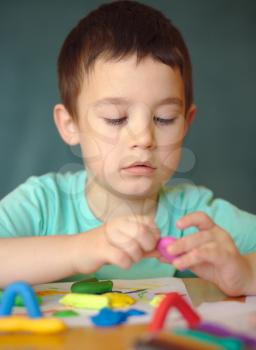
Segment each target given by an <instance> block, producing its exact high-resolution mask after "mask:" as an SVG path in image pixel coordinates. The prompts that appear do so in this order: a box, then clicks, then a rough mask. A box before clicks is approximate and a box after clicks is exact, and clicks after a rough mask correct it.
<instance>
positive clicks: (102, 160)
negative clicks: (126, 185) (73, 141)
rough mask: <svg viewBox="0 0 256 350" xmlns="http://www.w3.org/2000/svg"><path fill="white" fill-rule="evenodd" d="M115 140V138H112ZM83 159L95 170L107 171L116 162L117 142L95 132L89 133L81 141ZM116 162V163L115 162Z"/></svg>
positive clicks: (88, 166) (87, 165) (99, 171)
mask: <svg viewBox="0 0 256 350" xmlns="http://www.w3.org/2000/svg"><path fill="white" fill-rule="evenodd" d="M112 141H113V140H112ZM81 148H82V154H83V159H84V162H85V165H86V167H87V168H90V169H91V170H92V171H93V172H97V173H98V174H99V173H102V172H105V171H106V170H105V169H107V168H108V167H109V166H110V165H111V163H112V166H113V163H114V162H115V159H114V158H115V151H116V144H115V142H109V140H108V139H105V138H103V137H102V136H99V135H95V134H93V135H92V134H87V135H86V137H84V138H83V142H82V143H81ZM114 164H115V163H114Z"/></svg>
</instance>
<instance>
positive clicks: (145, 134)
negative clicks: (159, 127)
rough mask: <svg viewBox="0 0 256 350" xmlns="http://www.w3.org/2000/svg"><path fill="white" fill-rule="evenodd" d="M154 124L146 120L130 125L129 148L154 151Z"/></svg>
mask: <svg viewBox="0 0 256 350" xmlns="http://www.w3.org/2000/svg"><path fill="white" fill-rule="evenodd" d="M152 124H153V123H152V122H151V121H150V120H148V119H146V118H145V119H144V120H142V118H141V120H139V121H137V122H136V123H134V124H133V125H130V126H129V125H128V134H129V147H130V148H142V149H153V148H155V134H154V126H153V125H152Z"/></svg>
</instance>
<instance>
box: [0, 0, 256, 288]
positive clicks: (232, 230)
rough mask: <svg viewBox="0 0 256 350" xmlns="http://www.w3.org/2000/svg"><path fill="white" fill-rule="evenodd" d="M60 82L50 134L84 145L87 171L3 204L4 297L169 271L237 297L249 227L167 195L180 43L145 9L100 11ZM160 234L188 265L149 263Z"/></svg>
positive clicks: (199, 197)
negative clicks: (83, 280)
mask: <svg viewBox="0 0 256 350" xmlns="http://www.w3.org/2000/svg"><path fill="white" fill-rule="evenodd" d="M58 73H59V88H60V93H61V98H62V102H63V103H62V104H58V105H56V106H55V109H54V120H55V124H56V126H57V129H58V131H59V133H60V135H61V137H62V138H63V140H64V141H65V142H66V143H68V144H69V145H76V144H79V145H80V147H81V151H82V155H83V159H84V163H85V167H86V170H85V171H83V172H79V173H76V174H65V175H61V174H47V175H45V176H42V177H38V178H35V177H32V178H30V179H29V180H28V181H27V182H26V183H25V184H23V185H21V186H20V187H18V188H17V189H16V190H15V191H13V192H12V193H11V194H9V195H8V196H7V197H6V198H4V199H3V200H2V202H1V205H0V234H1V237H2V239H1V241H0V256H1V258H2V261H4V262H5V263H4V271H3V272H2V273H1V274H0V283H1V285H2V286H4V285H6V284H7V283H9V282H11V281H13V280H17V279H23V280H26V281H28V282H30V283H32V284H35V283H43V282H48V281H52V280H57V279H60V278H65V277H67V276H73V275H76V274H79V273H82V274H87V275H89V274H92V273H94V274H95V275H96V277H98V278H101V279H108V278H147V277H160V276H171V275H173V274H174V271H175V269H174V267H176V268H178V269H184V268H190V269H191V270H192V271H194V272H195V273H196V274H197V275H199V276H201V277H204V278H207V279H209V280H211V281H213V282H215V283H217V284H218V285H219V287H221V288H222V289H223V290H225V291H226V292H228V293H230V294H240V293H244V291H245V290H244V289H243V288H244V285H243V281H242V279H241V278H237V276H236V275H235V274H234V272H233V270H232V266H233V265H232V266H230V264H228V262H229V261H237V259H239V258H240V253H239V252H238V250H237V248H236V247H235V245H234V243H233V241H232V239H231V237H230V235H231V236H232V237H233V238H234V241H235V243H236V245H237V246H238V247H239V250H240V251H241V252H242V253H247V252H250V251H252V250H255V249H256V238H254V236H255V231H256V217H255V216H253V215H250V214H248V213H245V212H242V211H240V210H238V209H237V208H235V207H233V206H232V205H231V204H229V203H227V202H225V201H223V200H214V201H213V199H212V193H211V192H210V191H209V190H206V189H204V188H200V187H195V186H189V185H181V186H176V187H175V186H174V187H170V188H167V187H165V183H166V182H167V180H168V179H169V178H170V177H171V176H172V175H173V173H174V172H175V169H176V168H177V165H178V163H179V158H180V150H181V145H182V141H183V138H184V136H185V134H186V132H187V130H188V128H189V125H190V124H191V122H192V121H193V118H194V115H195V110H196V108H195V106H194V104H193V93H192V73H191V63H190V58H189V54H188V51H187V48H186V45H185V43H184V41H183V39H182V37H181V34H180V33H179V31H178V30H177V29H176V28H175V27H174V26H173V25H172V23H171V22H170V21H169V20H168V19H166V18H165V17H164V16H163V15H162V14H161V13H160V12H158V11H157V10H154V9H152V8H150V7H148V6H146V5H143V4H140V3H137V2H133V1H119V2H114V3H110V4H106V5H102V6H101V7H100V8H99V9H97V10H95V11H93V12H92V13H90V14H89V15H88V16H87V17H85V18H84V19H82V20H81V21H80V22H79V24H78V25H77V26H76V27H75V28H74V29H73V30H72V31H71V33H70V34H69V35H68V37H67V38H66V40H65V42H64V44H63V47H62V49H61V52H60V56H59V60H58ZM186 214H188V215H187V216H186ZM181 217H183V218H181ZM210 217H211V219H210ZM179 218H181V219H180V220H179V221H178V224H177V225H178V226H176V222H177V220H178V219H179ZM217 225H218V226H217ZM195 227H197V228H198V232H197V233H195V234H193V235H189V234H191V233H192V232H195ZM160 234H161V236H168V235H172V236H174V237H177V238H179V237H183V238H182V239H181V240H178V241H177V243H176V244H175V245H174V246H173V248H170V249H173V252H172V253H175V254H178V255H180V254H183V255H182V256H181V257H178V258H177V259H176V260H174V262H173V265H170V264H166V263H163V262H164V260H163V259H162V258H161V257H159V254H158V253H157V251H156V245H157V242H158V239H159V237H160ZM216 257H217V259H216ZM224 266H227V268H224ZM249 275H250V273H249V272H248V276H249ZM223 283H224V284H223ZM230 286H231V290H230V289H229V287H230Z"/></svg>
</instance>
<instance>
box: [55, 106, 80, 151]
mask: <svg viewBox="0 0 256 350" xmlns="http://www.w3.org/2000/svg"><path fill="white" fill-rule="evenodd" d="M53 116H54V122H55V125H56V127H57V129H58V132H59V134H60V136H61V138H62V139H63V140H64V142H66V143H67V144H68V145H70V146H74V145H77V144H78V143H79V132H78V131H79V130H78V125H77V123H76V122H75V120H74V118H73V117H72V116H71V115H70V114H69V112H68V111H67V109H66V108H65V106H64V105H63V104H57V105H56V106H55V107H54V111H53Z"/></svg>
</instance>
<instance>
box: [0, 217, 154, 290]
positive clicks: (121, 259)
mask: <svg viewBox="0 0 256 350" xmlns="http://www.w3.org/2000/svg"><path fill="white" fill-rule="evenodd" d="M159 236H160V232H159V229H158V228H157V227H156V226H155V224H154V222H152V220H151V219H150V218H146V217H139V216H138V217H129V216H128V217H123V218H118V219H114V220H111V221H109V222H107V223H105V224H103V225H101V226H99V227H97V228H95V229H92V230H89V231H86V232H84V233H79V234H74V235H56V236H44V237H21V238H2V239H0V259H1V261H3V262H4V269H2V273H1V272H0V286H5V285H6V284H8V283H10V282H13V281H15V280H25V281H27V282H29V283H31V284H37V283H45V282H50V281H54V280H58V279H61V278H64V277H67V276H70V275H74V274H78V273H83V274H89V273H92V272H95V271H97V270H98V269H99V268H100V267H101V266H102V265H104V264H114V265H117V266H119V267H121V268H129V267H131V265H132V264H133V263H135V262H138V261H139V260H140V259H141V258H143V257H150V256H151V255H152V254H151V252H152V251H153V250H154V248H155V246H156V243H157V241H158V239H159Z"/></svg>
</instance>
